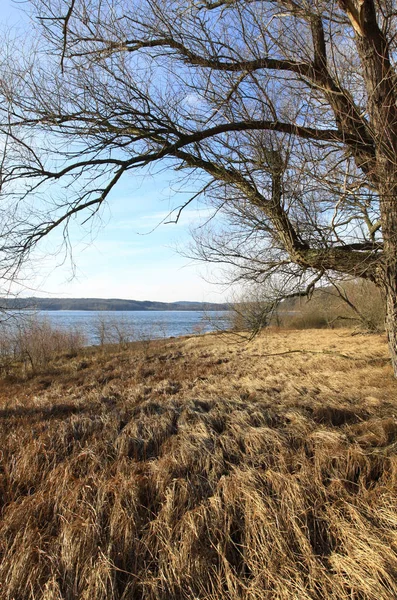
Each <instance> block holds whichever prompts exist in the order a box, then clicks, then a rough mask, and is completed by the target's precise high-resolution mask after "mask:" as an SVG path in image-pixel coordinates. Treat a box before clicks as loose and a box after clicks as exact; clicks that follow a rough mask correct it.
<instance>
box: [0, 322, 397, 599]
mask: <svg viewBox="0 0 397 600" xmlns="http://www.w3.org/2000/svg"><path fill="white" fill-rule="evenodd" d="M269 355H273V356H269ZM387 356H388V355H387V347H386V341H385V338H384V336H379V335H371V336H358V335H357V336H352V335H351V333H350V332H349V331H345V330H337V331H326V330H321V331H319V330H316V331H314V330H312V331H300V332H294V331H290V332H287V331H269V332H266V333H264V334H263V335H262V336H260V337H258V338H256V339H255V340H254V341H253V342H251V343H249V344H247V343H244V342H242V341H239V342H238V341H236V338H234V337H230V336H229V337H228V336H227V335H206V336H202V337H197V338H183V339H175V340H168V341H159V342H155V343H154V342H153V343H151V344H147V343H141V344H135V345H131V346H130V347H129V348H127V349H125V350H121V349H117V348H113V349H106V351H104V350H95V351H94V350H92V349H86V350H84V351H81V352H80V353H79V354H78V355H77V356H74V357H72V358H67V357H61V358H59V359H58V360H57V361H54V362H53V363H52V364H51V365H49V366H48V368H47V370H46V371H45V372H43V373H41V374H36V375H35V376H32V377H30V378H26V377H25V378H22V376H21V375H18V376H17V375H15V376H13V377H12V376H9V377H8V379H3V380H2V381H1V383H0V427H1V453H0V459H1V463H0V466H1V487H0V493H1V506H2V511H1V519H0V554H1V566H0V582H1V587H0V598H1V599H2V600H5V599H7V600H11V599H14V600H25V599H31V600H33V599H35V600H38V599H40V600H42V599H43V600H44V599H45V600H61V599H62V600H77V599H78V600H102V599H103V600H105V599H106V600H113V599H114V600H115V599H118V600H122V599H123V600H127V599H134V600H135V599H145V600H146V599H148V600H173V599H177V600H182V599H189V600H198V599H200V600H204V599H205V600H210V599H211V600H222V599H229V600H234V599H236V600H237V599H247V600H248V599H252V600H254V599H255V600H277V599H279V600H281V599H282V600H295V599H296V600H308V599H316V600H317V599H318V600H324V599H325V600H328V599H333V600H344V599H346V600H369V599H371V600H391V599H393V598H396V597H397V511H396V509H397V403H396V399H397V382H396V381H395V380H394V379H393V377H392V371H391V368H390V366H389V364H388V360H387Z"/></svg>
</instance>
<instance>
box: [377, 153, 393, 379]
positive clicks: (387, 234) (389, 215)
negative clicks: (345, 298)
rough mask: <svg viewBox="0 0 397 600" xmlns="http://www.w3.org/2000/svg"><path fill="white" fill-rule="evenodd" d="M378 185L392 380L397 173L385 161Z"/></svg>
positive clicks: (388, 162)
mask: <svg viewBox="0 0 397 600" xmlns="http://www.w3.org/2000/svg"><path fill="white" fill-rule="evenodd" d="M384 162H385V163H386V169H387V170H386V169H382V171H383V177H382V179H381V184H380V188H381V189H380V207H381V215H382V217H381V218H382V234H383V242H384V250H383V257H384V263H383V269H382V271H383V272H382V275H381V277H382V286H383V288H384V291H385V297H386V298H385V299H386V331H387V337H388V342H389V350H390V356H391V362H392V366H393V371H394V376H395V377H397V173H394V170H395V167H394V165H392V164H391V162H390V161H384Z"/></svg>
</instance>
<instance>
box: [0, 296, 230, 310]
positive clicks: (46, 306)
mask: <svg viewBox="0 0 397 600" xmlns="http://www.w3.org/2000/svg"><path fill="white" fill-rule="evenodd" d="M1 304H2V306H3V308H5V309H12V310H28V309H30V310H111V311H113V310H126V311H134V310H228V308H229V306H228V305H227V304H216V303H211V302H152V301H150V300H143V301H141V300H121V299H118V298H114V299H113V298H111V299H103V298H5V299H3V301H2V302H1Z"/></svg>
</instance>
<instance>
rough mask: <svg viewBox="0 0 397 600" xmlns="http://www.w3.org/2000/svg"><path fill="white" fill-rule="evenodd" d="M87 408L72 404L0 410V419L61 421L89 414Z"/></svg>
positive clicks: (88, 408) (89, 410)
mask: <svg viewBox="0 0 397 600" xmlns="http://www.w3.org/2000/svg"><path fill="white" fill-rule="evenodd" d="M89 412H91V409H90V407H89V406H76V405H74V404H57V405H53V406H48V407H47V406H45V407H33V406H29V407H25V406H17V407H15V408H4V409H0V419H15V418H17V419H20V418H26V417H29V418H31V419H33V420H34V421H40V420H46V419H61V418H63V417H68V416H70V415H75V414H81V413H89Z"/></svg>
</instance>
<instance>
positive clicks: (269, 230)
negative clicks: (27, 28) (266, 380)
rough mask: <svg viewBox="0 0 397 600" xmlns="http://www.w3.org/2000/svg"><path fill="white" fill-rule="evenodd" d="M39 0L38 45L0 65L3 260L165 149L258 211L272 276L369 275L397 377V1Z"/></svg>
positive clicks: (16, 260)
mask: <svg viewBox="0 0 397 600" xmlns="http://www.w3.org/2000/svg"><path fill="white" fill-rule="evenodd" d="M30 4H31V5H32V8H33V22H34V23H35V33H34V40H35V48H34V51H31V52H30V53H29V55H27V54H26V52H25V53H24V52H23V51H22V52H18V49H17V48H13V49H12V52H11V51H10V52H9V55H8V56H4V58H3V59H2V67H1V70H2V74H1V93H2V96H3V98H2V102H1V111H2V118H1V122H2V127H1V128H2V132H3V137H4V141H3V146H2V147H3V149H4V159H3V162H2V190H1V193H2V196H3V207H4V208H3V213H2V218H1V223H2V232H3V235H2V244H1V249H2V254H3V265H4V268H5V269H11V270H12V269H14V268H15V266H16V265H17V266H18V265H19V264H20V263H21V261H23V260H24V259H25V258H26V257H27V256H28V255H29V252H30V250H31V249H32V248H33V247H34V246H35V245H36V244H37V243H38V242H39V241H40V240H41V239H42V238H43V237H44V236H46V235H47V234H48V233H49V232H51V231H52V230H53V229H54V228H56V227H64V228H67V225H68V223H69V222H70V220H71V219H72V218H75V217H78V216H79V215H80V214H81V213H82V214H83V215H84V216H82V217H81V219H82V220H85V219H88V218H90V217H91V216H93V215H95V214H96V213H97V211H98V210H99V209H100V207H101V205H102V204H103V203H104V202H105V201H106V199H107V197H108V196H109V193H110V192H111V190H112V189H113V188H114V187H115V186H116V185H117V183H118V181H119V180H120V178H121V177H123V175H124V174H125V173H127V172H129V171H131V170H133V169H137V168H141V167H145V168H149V167H150V166H151V165H154V164H156V163H159V162H160V161H161V162H162V164H163V165H164V166H168V167H175V168H176V169H179V170H180V169H183V170H185V171H184V172H185V173H186V176H188V177H194V178H195V180H196V183H197V182H200V185H201V190H202V192H203V194H205V195H206V197H207V198H208V199H209V200H210V201H213V202H215V203H216V207H217V209H218V210H226V211H228V212H229V213H231V214H232V215H234V216H235V217H236V219H235V222H236V223H237V224H238V222H239V219H241V218H243V219H244V215H245V216H246V219H247V220H246V224H247V225H248V226H249V218H252V216H254V220H253V221H251V229H250V230H249V228H248V230H247V229H245V234H247V231H248V237H247V236H246V238H245V240H246V248H249V249H250V253H251V256H252V258H253V259H254V260H257V261H259V260H260V261H261V269H262V271H263V273H264V274H265V272H268V270H269V269H270V271H271V272H272V273H273V272H275V271H277V269H279V268H280V267H284V268H288V269H289V270H290V273H291V277H297V276H299V274H300V273H304V277H305V278H306V280H307V281H306V283H309V284H310V281H312V280H314V279H319V278H320V277H321V275H322V274H325V273H340V274H348V275H350V276H353V277H362V278H366V279H369V280H371V281H374V282H375V283H376V284H377V285H378V286H379V287H380V288H381V289H382V290H383V294H384V296H385V298H386V301H387V331H388V337H389V345H390V352H391V357H392V362H393V367H394V371H395V374H396V375H397V203H396V202H397V162H396V155H397V105H396V100H397V89H396V81H397V79H396V50H397V49H396V40H397V36H396V34H397V30H396V28H397V11H396V10H395V2H394V1H393V0H330V1H325V0H213V1H211V0H197V1H195V0H189V1H184V0H175V1H173V2H165V1H164V0H139V1H138V0H137V1H134V0H52V1H51V2H48V1H45V0H30ZM241 223H242V221H240V224H241ZM259 224H260V227H259ZM249 232H251V233H249ZM229 241H230V243H231V244H232V245H233V239H232V238H230V240H229ZM256 241H258V244H259V241H260V246H259V245H258V246H256V247H257V248H260V249H261V250H260V254H261V255H260V256H259V257H258V256H256V257H255V243H256ZM214 247H215V246H214ZM234 248H235V250H236V249H237V250H238V245H237V240H236V242H235V244H234ZM242 260H244V256H243V258H242ZM246 264H248V263H247V262H246Z"/></svg>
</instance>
